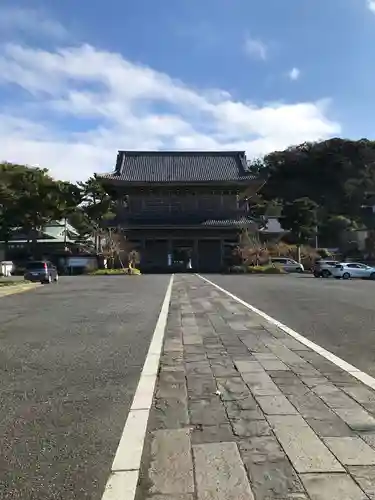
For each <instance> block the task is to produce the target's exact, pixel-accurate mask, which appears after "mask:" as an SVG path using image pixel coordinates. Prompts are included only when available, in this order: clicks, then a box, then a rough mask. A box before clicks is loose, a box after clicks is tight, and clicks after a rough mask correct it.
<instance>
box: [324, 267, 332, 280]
mask: <svg viewBox="0 0 375 500" xmlns="http://www.w3.org/2000/svg"><path fill="white" fill-rule="evenodd" d="M322 276H323V278H329V277H330V276H331V273H330V272H329V271H328V269H323V271H322Z"/></svg>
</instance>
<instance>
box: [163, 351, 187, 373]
mask: <svg viewBox="0 0 375 500" xmlns="http://www.w3.org/2000/svg"><path fill="white" fill-rule="evenodd" d="M160 366H163V368H164V370H168V371H181V370H182V371H183V370H184V363H183V357H182V353H167V354H163V355H162V357H161V359H160Z"/></svg>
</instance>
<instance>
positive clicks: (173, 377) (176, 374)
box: [159, 366, 185, 384]
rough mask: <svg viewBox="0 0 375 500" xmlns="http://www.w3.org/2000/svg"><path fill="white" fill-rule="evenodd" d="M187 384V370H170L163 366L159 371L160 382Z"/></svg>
mask: <svg viewBox="0 0 375 500" xmlns="http://www.w3.org/2000/svg"><path fill="white" fill-rule="evenodd" d="M161 383H166V384H185V372H184V370H179V371H177V370H174V371H169V370H165V367H164V366H162V367H161V369H160V372H159V384H161Z"/></svg>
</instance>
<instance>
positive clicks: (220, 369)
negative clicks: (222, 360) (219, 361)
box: [211, 365, 238, 378]
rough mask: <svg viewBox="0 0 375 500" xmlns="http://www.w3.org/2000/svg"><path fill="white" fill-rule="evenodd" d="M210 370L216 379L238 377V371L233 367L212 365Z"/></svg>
mask: <svg viewBox="0 0 375 500" xmlns="http://www.w3.org/2000/svg"><path fill="white" fill-rule="evenodd" d="M211 370H212V373H213V374H214V376H215V377H217V378H226V377H232V378H233V377H238V371H237V370H236V369H235V367H234V366H229V365H228V366H220V365H212V367H211Z"/></svg>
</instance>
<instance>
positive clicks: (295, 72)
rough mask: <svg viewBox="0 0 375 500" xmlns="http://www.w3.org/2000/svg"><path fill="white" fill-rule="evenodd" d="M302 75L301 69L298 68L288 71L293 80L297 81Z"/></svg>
mask: <svg viewBox="0 0 375 500" xmlns="http://www.w3.org/2000/svg"><path fill="white" fill-rule="evenodd" d="M300 76H301V71H300V70H299V69H298V68H293V69H291V70H290V71H289V73H288V77H289V78H290V79H291V80H292V81H296V80H298V79H299V77H300Z"/></svg>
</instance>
